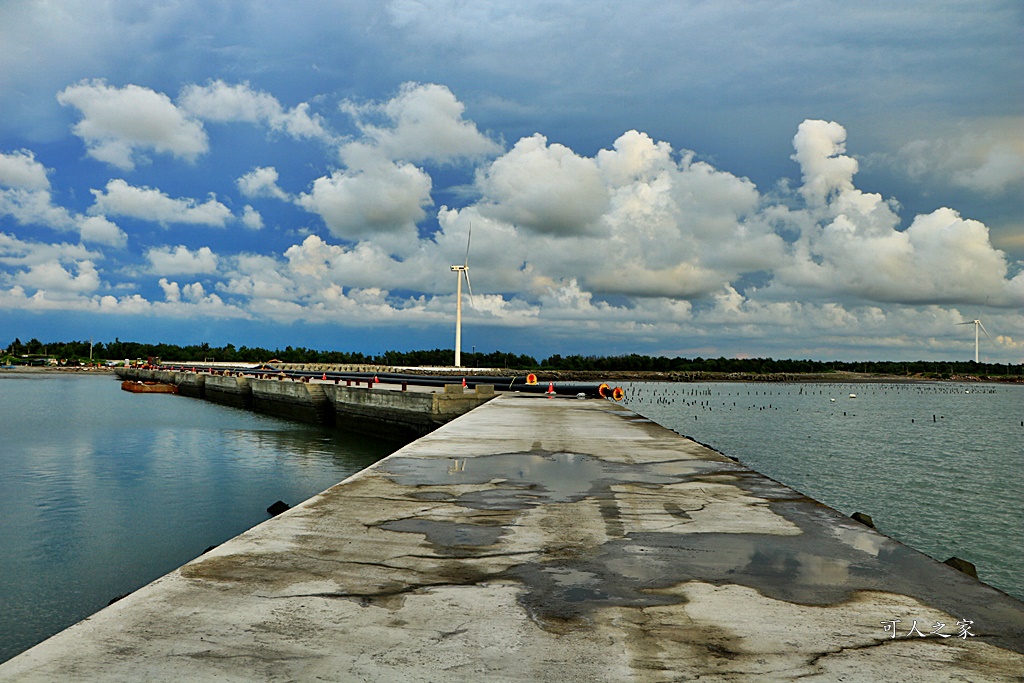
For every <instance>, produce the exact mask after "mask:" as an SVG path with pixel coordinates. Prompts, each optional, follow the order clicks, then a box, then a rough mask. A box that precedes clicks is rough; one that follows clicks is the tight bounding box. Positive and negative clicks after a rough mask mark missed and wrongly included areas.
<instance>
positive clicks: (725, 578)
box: [378, 451, 1024, 652]
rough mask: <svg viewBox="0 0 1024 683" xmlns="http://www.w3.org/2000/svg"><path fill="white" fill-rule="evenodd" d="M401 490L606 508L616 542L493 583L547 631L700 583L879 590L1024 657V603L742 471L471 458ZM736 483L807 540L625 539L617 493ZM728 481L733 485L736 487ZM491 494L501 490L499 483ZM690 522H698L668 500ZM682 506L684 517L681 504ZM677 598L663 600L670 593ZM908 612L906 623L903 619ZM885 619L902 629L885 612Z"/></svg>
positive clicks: (818, 596)
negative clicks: (444, 489) (514, 591)
mask: <svg viewBox="0 0 1024 683" xmlns="http://www.w3.org/2000/svg"><path fill="white" fill-rule="evenodd" d="M378 471H380V472H381V473H382V474H384V475H385V476H387V477H389V478H391V479H393V480H394V481H395V482H397V483H399V484H401V485H404V486H409V487H414V488H415V489H416V490H415V492H410V494H409V495H411V496H413V497H415V498H417V499H421V500H441V499H445V500H449V501H450V502H451V503H454V504H456V505H459V506H463V507H466V508H474V509H487V510H512V511H514V510H522V509H526V508H530V507H534V506H537V505H541V504H544V503H566V502H576V501H579V500H582V499H585V498H590V499H594V500H596V501H597V502H598V505H599V506H600V509H601V515H602V516H603V517H605V522H606V530H605V531H606V533H607V534H608V536H609V537H610V538H611V539H612V540H609V541H608V542H606V543H604V544H603V545H601V546H598V547H588V548H585V549H582V551H581V552H580V553H578V554H577V555H576V556H574V557H573V558H571V559H565V558H560V559H556V560H549V561H546V562H543V561H542V562H536V561H533V562H525V563H521V564H515V565H513V566H511V567H510V568H508V569H506V570H504V571H501V572H498V573H497V574H495V575H493V578H501V579H514V580H516V581H518V582H520V583H522V584H523V586H524V591H523V593H522V596H521V598H520V601H521V604H522V605H523V608H524V609H525V610H526V611H527V612H528V613H529V614H530V615H531V617H532V618H533V619H534V620H535V621H536V622H537V623H538V624H540V625H542V626H543V627H545V628H550V629H551V630H553V631H565V630H571V629H573V628H585V627H586V624H587V623H589V621H590V616H591V614H592V613H593V611H594V610H598V609H601V608H604V607H608V606H635V607H645V606H652V605H664V604H677V603H679V602H681V601H682V599H683V598H681V597H680V596H679V595H676V594H672V593H671V592H669V591H670V589H672V588H673V587H675V586H677V585H679V584H682V583H685V582H688V581H701V582H705V583H710V584H714V585H726V584H735V585H741V586H747V587H750V588H753V589H755V590H757V591H758V592H760V593H761V594H763V595H765V596H768V597H770V598H773V599H776V600H784V601H787V602H792V603H798V604H806V605H829V604H836V603H839V602H843V601H846V600H849V599H851V598H852V597H853V596H854V595H855V593H856V592H857V591H864V590H871V591H882V592H891V593H899V594H903V595H908V596H911V597H913V598H915V599H917V600H919V601H921V602H922V603H925V604H928V605H931V606H933V607H936V608H938V609H941V610H943V611H945V612H947V613H949V614H951V615H954V616H956V617H957V618H966V619H971V620H973V621H974V622H975V625H976V629H981V630H983V631H985V633H986V639H987V640H988V642H992V643H994V644H998V645H1000V646H1003V647H1008V648H1010V649H1013V650H1014V651H1017V652H1024V614H1022V613H1021V611H1020V609H1019V603H1018V602H1017V601H1014V600H1012V599H1009V598H1007V597H1006V596H1004V595H1002V594H1000V593H999V592H998V591H996V590H995V589H991V588H989V587H987V586H984V585H983V584H978V583H977V582H975V581H974V580H973V579H970V578H969V577H967V576H965V575H962V574H959V573H957V572H956V571H955V570H952V569H949V570H948V571H947V570H946V568H944V567H942V566H937V565H936V563H935V562H933V561H932V560H931V559H930V558H927V557H925V556H923V555H921V554H920V553H918V552H917V551H914V550H912V549H910V548H908V547H906V546H904V545H901V544H899V543H897V542H896V541H893V540H892V539H889V538H887V537H885V536H882V535H880V534H877V533H876V532H874V531H872V530H870V529H868V528H866V527H865V528H864V529H860V528H858V527H856V526H852V525H850V524H848V523H847V520H846V519H845V517H843V516H842V515H840V514H839V513H838V512H836V511H834V510H832V509H830V508H827V507H825V506H823V505H821V504H820V503H817V502H815V501H813V500H811V499H808V498H806V497H804V496H802V495H801V494H799V493H797V492H796V491H794V490H792V489H789V488H787V487H785V486H783V485H781V484H779V483H778V482H775V481H773V480H771V479H769V478H767V477H763V476H761V475H759V474H757V473H756V472H753V471H751V470H748V469H746V468H744V467H742V466H740V465H736V464H734V463H729V462H715V461H702V460H694V461H692V462H691V461H688V460H678V461H673V462H671V463H667V462H660V463H650V464H649V465H645V464H624V463H611V462H607V461H603V460H601V459H599V458H595V457H593V456H589V455H583V454H577V453H549V452H543V451H531V452H526V453H505V454H496V455H488V456H480V457H476V458H468V459H443V458H392V459H390V460H388V461H386V462H384V463H381V465H380V466H379V467H378ZM701 480H707V481H718V480H728V483H730V484H733V485H735V486H737V487H739V488H740V489H742V490H744V491H746V492H748V493H750V494H751V495H754V496H757V497H760V498H762V499H764V500H767V501H768V504H769V506H770V508H771V509H772V511H773V512H775V513H776V514H778V515H780V516H781V517H783V518H784V519H786V520H788V521H789V522H792V523H793V524H795V525H796V526H797V527H799V528H800V530H801V532H802V533H801V534H800V535H782V534H759V533H748V534H741V533H718V532H703V533H672V532H642V533H629V534H625V535H624V534H623V532H622V530H621V525H619V531H618V532H617V533H613V532H614V528H613V527H614V525H611V526H609V525H610V524H611V523H613V522H615V516H616V515H617V514H618V513H619V511H620V510H619V507H618V505H617V504H616V503H615V501H614V497H615V496H614V493H613V491H612V486H616V485H623V484H632V485H634V486H644V485H648V486H650V487H651V488H658V487H660V486H661V485H664V484H672V483H678V482H684V481H701ZM723 483H724V482H723ZM452 484H460V485H479V486H486V487H485V488H482V489H480V490H476V491H471V492H467V493H463V494H461V495H459V496H457V497H451V496H449V495H447V494H442V496H441V497H440V498H435V497H433V496H432V495H431V491H430V489H429V487H431V486H445V485H452ZM487 485H489V486H487ZM666 503H667V505H666V506H665V507H664V510H665V511H666V512H668V513H669V514H670V515H673V516H675V517H677V518H679V519H683V520H685V519H687V518H689V516H690V513H689V512H687V511H686V510H684V509H683V508H682V507H681V506H678V505H674V504H673V503H672V501H671V498H667V499H666ZM673 505H674V507H673ZM381 526H382V528H384V529H388V530H392V531H400V532H406V533H417V534H423V536H424V537H425V538H426V540H427V541H428V542H429V543H431V544H433V545H435V546H437V548H438V549H439V550H442V551H443V552H444V554H446V555H447V556H449V557H458V558H470V557H472V555H474V554H476V553H479V552H480V551H481V550H482V549H483V548H485V547H488V546H497V547H498V548H500V547H501V545H502V534H503V529H502V528H501V527H497V526H483V525H474V524H459V523H454V522H439V521H428V520H417V519H404V520H397V521H392V522H386V523H384V524H383V525H381ZM663 591H664V592H663ZM905 616H907V615H896V616H895V618H902V617H905ZM878 618H879V622H881V621H882V620H884V619H889V618H894V617H893V615H890V614H879V615H878Z"/></svg>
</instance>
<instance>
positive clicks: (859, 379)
mask: <svg viewBox="0 0 1024 683" xmlns="http://www.w3.org/2000/svg"><path fill="white" fill-rule="evenodd" d="M318 367H319V366H318ZM478 371H485V372H487V373H488V374H491V375H505V376H508V377H513V376H518V375H523V374H526V373H528V372H533V373H534V374H536V375H537V379H538V382H546V381H558V382H603V381H615V382H679V383H688V382H751V383H787V382H789V383H794V382H805V383H816V384H921V383H929V382H960V383H990V384H1024V377H1019V376H1012V377H1011V376H1006V377H1000V376H994V375H984V376H979V375H952V376H950V377H925V376H923V375H879V374H872V373H860V372H824V373H823V372H809V373H767V374H757V373H750V372H658V371H649V370H618V371H608V372H605V371H601V370H533V371H530V370H523V371H518V372H514V371H508V370H499V369H495V368H486V369H484V368H479V369H478V368H462V371H461V372H457V371H454V370H452V369H448V368H445V369H443V370H442V369H440V368H439V369H437V370H434V371H431V370H428V369H426V368H424V369H423V370H422V371H421V372H422V374H423V375H425V376H458V375H465V376H467V377H470V376H472V375H474V374H476V372H478ZM67 373H74V374H77V373H89V374H104V375H113V374H115V368H108V367H39V366H35V367H31V366H23V365H18V366H13V367H11V366H0V377H2V376H4V375H37V376H38V375H61V374H67Z"/></svg>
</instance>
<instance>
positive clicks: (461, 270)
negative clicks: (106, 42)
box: [452, 223, 473, 368]
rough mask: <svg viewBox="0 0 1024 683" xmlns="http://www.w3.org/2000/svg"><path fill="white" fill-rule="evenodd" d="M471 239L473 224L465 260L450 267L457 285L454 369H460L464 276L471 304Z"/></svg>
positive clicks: (471, 229) (467, 242)
mask: <svg viewBox="0 0 1024 683" xmlns="http://www.w3.org/2000/svg"><path fill="white" fill-rule="evenodd" d="M472 239H473V224H472V223H471V224H470V225H469V236H468V237H467V238H466V260H465V262H464V263H463V264H462V265H461V266H452V272H453V273H456V274H457V275H456V277H457V278H458V284H457V285H456V288H455V367H457V368H461V367H462V276H463V274H465V276H466V286H467V287H469V301H470V303H471V304H472V303H473V285H472V284H471V283H470V281H469V243H470V241H471V240H472Z"/></svg>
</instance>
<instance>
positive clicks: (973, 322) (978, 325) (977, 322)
mask: <svg viewBox="0 0 1024 683" xmlns="http://www.w3.org/2000/svg"><path fill="white" fill-rule="evenodd" d="M957 325H974V362H975V363H977V362H978V328H981V331H982V332H984V333H985V336H986V337H988V340H989V341H992V337H991V336H990V335H989V333H988V330H986V329H985V326H984V325H982V324H981V321H980V320H977V319H975V320H965V321H963V322H962V323H957Z"/></svg>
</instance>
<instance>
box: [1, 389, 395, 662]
mask: <svg viewBox="0 0 1024 683" xmlns="http://www.w3.org/2000/svg"><path fill="white" fill-rule="evenodd" d="M399 445H400V444H396V443H391V442H381V441H379V440H373V439H368V438H364V437H360V436H357V435H352V434H347V433H344V432H341V431H338V430H334V429H326V428H320V427H316V426H312V425H305V424H300V423H296V422H289V421H285V420H279V419H276V418H272V417H267V416H263V415H259V414H256V413H252V412H249V411H245V410H238V409H234V408H228V407H224V406H220V405H217V404H214V403H210V402H208V401H202V400H199V399H190V398H185V397H182V396H174V395H167V394H132V393H128V392H124V391H121V389H120V382H119V380H116V379H115V378H114V376H113V375H110V374H102V375H90V374H84V373H82V374H78V373H75V374H71V373H68V374H64V373H53V372H49V373H32V374H21V373H17V372H14V371H0V473H2V476H0V501H2V505H0V510H2V511H3V512H2V517H0V661H5V660H7V659H9V658H11V657H13V656H14V655H16V654H17V653H19V652H21V651H22V650H25V649H26V648H28V647H30V646H32V645H34V644H35V643H37V642H39V641H41V640H43V639H45V638H47V637H49V636H50V635H53V634H54V633H56V632H57V631H60V630H62V629H63V628H65V627H67V626H70V625H71V624H73V623H75V622H76V621H79V620H81V619H83V618H85V617H87V616H89V615H90V614H92V613H93V612H95V611H96V610H98V609H100V608H102V607H104V606H105V605H106V604H107V603H108V602H109V601H110V600H111V599H112V598H114V597H116V596H120V595H124V594H126V593H129V592H131V591H133V590H135V589H137V588H139V587H141V586H143V585H145V584H146V583H149V582H150V581H153V580H154V579H156V578H158V577H160V576H162V575H164V574H166V573H167V572H169V571H171V570H173V569H175V568H176V567H178V566H180V565H182V564H184V563H185V562H188V561H189V560H191V559H193V558H195V557H197V556H198V555H199V554H201V553H202V552H203V551H204V550H205V549H206V548H208V547H209V546H212V545H216V544H219V543H221V542H223V541H225V540H228V539H230V538H232V537H234V536H237V535H238V534H239V533H241V532H243V531H245V530H246V529H248V528H251V527H252V526H254V525H256V524H258V523H260V522H263V521H265V520H266V519H268V514H267V512H266V508H267V507H268V506H269V505H270V504H272V503H274V502H275V501H277V500H282V501H284V502H286V503H288V504H290V505H295V504H297V503H299V502H301V501H303V500H305V499H307V498H309V497H311V496H313V495H315V494H316V493H319V492H320V491H323V490H325V489H327V488H329V487H330V486H332V485H334V484H336V483H337V482H339V481H341V480H342V479H344V478H345V477H347V476H348V475H350V474H353V473H355V472H357V471H359V470H361V469H363V468H365V467H367V466H369V465H371V464H373V463H374V462H376V461H377V460H379V459H380V458H382V457H384V456H385V455H387V454H388V453H390V452H392V451H394V450H396V449H397V448H398V447H399Z"/></svg>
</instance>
